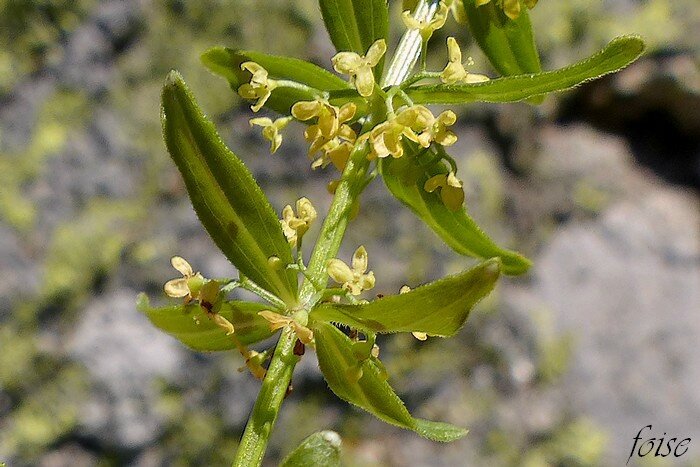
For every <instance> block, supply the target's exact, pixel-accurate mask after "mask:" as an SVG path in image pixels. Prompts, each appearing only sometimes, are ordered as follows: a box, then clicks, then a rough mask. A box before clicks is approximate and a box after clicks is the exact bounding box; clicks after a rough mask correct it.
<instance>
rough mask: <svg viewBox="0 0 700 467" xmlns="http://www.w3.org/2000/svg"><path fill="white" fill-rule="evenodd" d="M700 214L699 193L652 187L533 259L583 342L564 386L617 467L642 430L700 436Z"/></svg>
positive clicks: (570, 228)
mask: <svg viewBox="0 0 700 467" xmlns="http://www.w3.org/2000/svg"><path fill="white" fill-rule="evenodd" d="M699 212H700V210H699V209H698V200H697V198H696V197H695V196H693V194H691V193H687V192H683V191H681V190H676V189H671V188H664V187H657V186H648V187H647V190H645V191H643V192H640V193H636V194H635V195H634V197H633V199H630V200H627V201H621V202H619V203H617V204H615V205H614V206H612V207H611V208H610V209H609V210H608V211H607V212H606V213H605V214H604V215H603V216H602V217H601V218H600V219H599V220H597V221H594V222H587V223H572V224H570V225H567V226H565V227H563V228H562V229H560V230H559V231H558V232H557V233H556V234H555V235H554V237H553V239H552V241H551V242H550V244H549V246H548V247H547V249H546V251H545V252H544V253H543V255H542V257H541V258H539V259H538V260H537V261H536V262H535V264H536V265H537V267H536V277H537V282H536V285H535V288H536V291H537V293H538V294H539V295H540V296H541V298H542V300H543V301H544V303H546V304H547V305H548V306H549V307H550V308H551V310H552V311H553V312H554V314H555V319H556V323H557V325H558V327H559V329H560V330H561V331H563V332H573V333H574V335H575V336H576V346H575V351H574V357H573V361H572V367H571V372H570V373H569V374H568V375H567V377H566V379H565V382H564V389H565V391H566V392H567V393H568V397H569V399H570V401H571V404H572V408H573V409H574V410H575V411H577V412H578V413H580V414H582V415H585V416H588V417H590V418H592V419H593V420H594V421H596V422H597V423H599V424H600V425H601V427H602V428H604V429H606V430H607V431H608V432H609V435H610V448H609V451H608V455H609V460H610V461H611V462H614V463H616V464H620V463H622V462H624V461H625V459H626V457H627V455H628V454H627V453H628V452H629V449H631V442H632V437H633V436H634V435H635V434H636V433H637V431H638V430H639V429H640V428H642V427H643V426H645V425H648V424H652V425H653V427H654V433H655V434H656V435H657V437H658V436H661V434H662V433H663V432H667V433H672V434H673V435H678V436H682V437H692V438H693V439H696V438H697V436H698V435H700V427H699V426H698V424H697V421H698V419H700V392H699V391H698V390H697V388H698V386H700V367H698V365H697V364H696V362H697V361H698V359H699V358H700V351H698V347H697V345H696V344H697V341H698V338H700V320H698V316H697V313H698V310H700V234H699V232H698V225H700V216H699V215H698V213H699ZM650 436H654V435H650ZM623 457H624V458H623Z"/></svg>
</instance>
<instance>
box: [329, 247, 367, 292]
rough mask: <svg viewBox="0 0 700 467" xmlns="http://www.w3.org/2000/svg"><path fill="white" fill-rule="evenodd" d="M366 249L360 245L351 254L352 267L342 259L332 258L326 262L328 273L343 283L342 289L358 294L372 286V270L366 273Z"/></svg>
mask: <svg viewBox="0 0 700 467" xmlns="http://www.w3.org/2000/svg"><path fill="white" fill-rule="evenodd" d="M367 263H368V260H367V250H365V247H364V246H360V247H359V248H358V249H357V250H355V254H353V255H352V268H350V266H348V265H347V264H345V262H343V261H342V260H339V259H337V258H333V259H330V260H328V262H327V263H326V271H327V272H328V275H329V276H330V277H331V279H333V280H334V281H336V282H337V283H339V284H343V285H342V287H343V289H345V290H347V291H348V292H350V294H351V295H360V294H361V293H362V291H363V290H369V289H371V288H373V287H374V281H375V280H374V272H372V271H370V272H368V273H367V274H365V272H366V271H367Z"/></svg>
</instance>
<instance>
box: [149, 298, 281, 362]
mask: <svg viewBox="0 0 700 467" xmlns="http://www.w3.org/2000/svg"><path fill="white" fill-rule="evenodd" d="M136 306H137V308H138V309H139V311H140V312H142V313H144V314H145V315H146V316H147V317H148V319H150V320H151V322H152V323H153V325H154V326H155V327H157V328H158V329H161V330H162V331H165V332H166V333H168V334H170V335H171V336H173V337H174V338H176V339H178V340H179V341H180V342H182V343H183V344H185V345H186V346H187V347H189V348H191V349H193V350H199V351H202V352H211V351H217V350H231V349H235V348H236V345H235V343H234V340H233V338H232V337H231V336H227V335H226V331H224V330H223V329H222V328H220V327H219V326H217V325H216V324H215V323H214V322H213V321H212V320H211V319H210V318H209V316H208V315H207V313H206V312H205V311H204V310H203V309H202V307H200V306H199V305H197V304H194V303H193V304H189V305H174V306H166V307H161V308H152V307H151V306H150V304H149V303H148V297H146V295H145V294H140V295H139V297H138V300H137V302H136ZM268 308H269V307H268ZM265 309H267V308H266V306H265V305H263V304H260V303H253V302H241V301H228V302H224V303H223V304H222V306H221V309H220V310H219V314H220V315H221V316H223V317H224V318H226V319H227V320H228V321H229V322H230V323H231V324H233V327H234V328H235V329H236V332H235V333H234V334H235V337H236V339H238V341H239V342H240V343H241V344H243V345H249V344H254V343H256V342H258V341H261V340H263V339H267V338H268V337H270V336H271V335H272V333H271V332H270V325H269V323H268V322H267V321H265V319H264V318H262V317H261V316H258V312H259V311H263V310H265Z"/></svg>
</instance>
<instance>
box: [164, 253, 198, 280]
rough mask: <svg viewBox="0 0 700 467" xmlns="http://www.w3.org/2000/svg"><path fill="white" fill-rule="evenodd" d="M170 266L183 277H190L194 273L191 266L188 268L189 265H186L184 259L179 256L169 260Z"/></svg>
mask: <svg viewBox="0 0 700 467" xmlns="http://www.w3.org/2000/svg"><path fill="white" fill-rule="evenodd" d="M170 264H172V265H173V267H174V268H175V269H176V270H177V271H178V272H179V273H180V274H182V275H183V276H185V277H190V276H192V275H194V271H193V270H192V266H190V263H188V262H187V261H186V260H185V259H184V258H182V257H180V256H173V257H172V258H171V259H170Z"/></svg>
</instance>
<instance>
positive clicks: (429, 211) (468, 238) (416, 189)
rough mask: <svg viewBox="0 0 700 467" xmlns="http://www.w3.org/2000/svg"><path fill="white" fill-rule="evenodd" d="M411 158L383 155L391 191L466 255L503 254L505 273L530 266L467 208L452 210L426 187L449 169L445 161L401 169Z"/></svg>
mask: <svg viewBox="0 0 700 467" xmlns="http://www.w3.org/2000/svg"><path fill="white" fill-rule="evenodd" d="M407 148H408V146H407ZM402 159H403V158H402ZM408 161H409V159H406V161H402V160H401V159H391V158H386V159H382V160H381V161H380V163H379V164H380V169H381V172H382V178H383V179H384V183H385V184H386V186H387V188H388V189H389V191H390V192H391V194H393V195H394V196H395V197H396V198H397V199H398V200H399V201H401V202H402V203H404V204H405V205H406V206H408V207H409V208H410V209H411V210H412V211H413V212H414V213H415V214H416V215H417V216H418V217H420V218H421V220H423V222H425V223H426V224H427V225H428V226H429V227H430V228H431V229H432V230H433V231H434V232H435V233H436V234H437V235H438V236H439V237H440V238H441V239H442V240H443V241H444V242H445V243H446V244H447V245H449V246H450V247H451V248H452V249H453V250H454V251H456V252H457V253H459V254H462V255H466V256H472V257H477V258H494V257H499V258H500V259H501V261H502V263H503V264H502V271H503V272H504V273H505V274H523V273H524V272H526V271H527V270H528V269H529V268H530V265H531V262H530V261H529V260H528V259H527V258H525V257H524V256H522V255H520V254H519V253H516V252H514V251H510V250H505V249H502V248H500V247H499V246H498V245H496V244H495V243H494V242H493V240H491V239H490V238H489V237H488V236H487V235H486V234H485V233H484V232H483V231H482V230H481V229H480V228H479V226H478V225H477V224H476V222H474V220H473V219H472V218H471V217H469V215H468V214H467V212H466V210H465V209H461V210H458V211H452V210H450V209H448V208H447V207H445V205H444V204H443V203H442V201H441V200H440V198H439V197H438V196H437V195H436V194H435V193H428V192H426V191H425V189H424V188H423V187H424V185H425V182H426V180H428V178H430V177H432V176H433V175H436V174H439V173H446V172H447V169H446V168H445V167H444V165H443V164H442V163H440V164H437V165H433V166H429V167H421V166H418V165H416V164H413V163H411V166H410V167H408V168H406V167H405V166H404V167H401V169H402V170H398V168H399V167H400V165H401V164H406V163H408ZM406 171H411V172H413V174H412V176H410V177H406V176H405V174H406ZM468 202H469V200H467V203H468Z"/></svg>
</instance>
